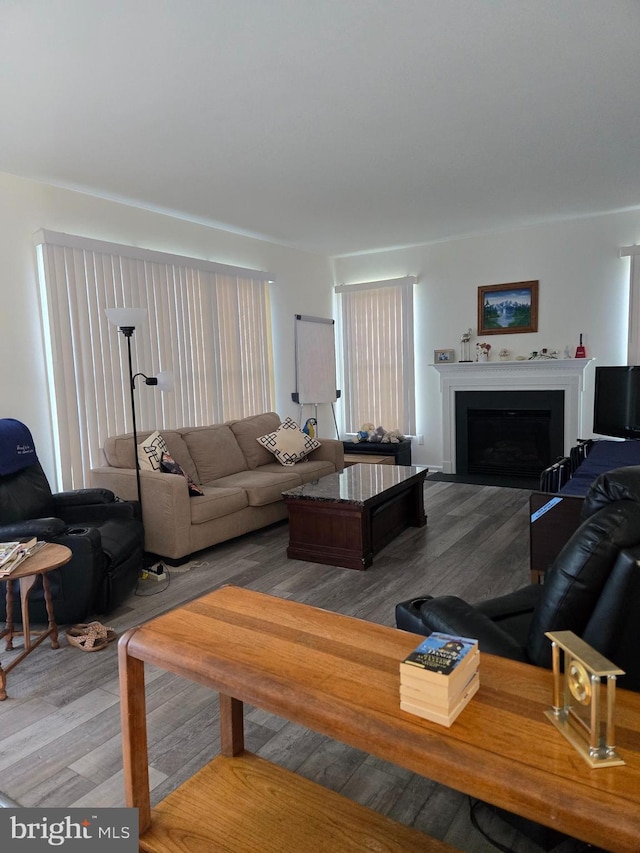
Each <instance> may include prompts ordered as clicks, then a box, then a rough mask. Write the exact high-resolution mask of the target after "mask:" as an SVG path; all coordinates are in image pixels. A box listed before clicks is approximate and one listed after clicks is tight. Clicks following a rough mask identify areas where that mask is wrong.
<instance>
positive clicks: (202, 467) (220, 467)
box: [182, 424, 248, 484]
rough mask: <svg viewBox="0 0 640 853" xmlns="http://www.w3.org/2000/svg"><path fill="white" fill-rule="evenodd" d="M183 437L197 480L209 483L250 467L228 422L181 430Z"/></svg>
mask: <svg viewBox="0 0 640 853" xmlns="http://www.w3.org/2000/svg"><path fill="white" fill-rule="evenodd" d="M182 437H183V438H184V440H185V443H186V445H187V447H188V448H189V453H190V454H191V458H192V459H193V463H194V465H195V467H196V470H197V472H198V476H197V477H195V478H194V479H195V480H196V482H198V483H201V484H203V483H204V484H209V483H211V482H212V481H213V480H217V479H219V478H220V477H226V476H227V475H228V474H235V473H236V471H246V470H247V467H248V466H247V461H246V459H245V458H244V455H243V453H242V451H241V450H240V446H239V444H238V442H237V441H236V437H235V435H234V434H233V433H232V432H231V429H230V428H229V426H228V425H227V424H214V425H213V426H208V427H193V428H192V429H188V430H182Z"/></svg>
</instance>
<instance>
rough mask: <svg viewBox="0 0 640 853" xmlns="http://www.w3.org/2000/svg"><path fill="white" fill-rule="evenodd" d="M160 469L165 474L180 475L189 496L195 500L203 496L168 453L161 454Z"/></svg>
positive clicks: (198, 487)
mask: <svg viewBox="0 0 640 853" xmlns="http://www.w3.org/2000/svg"><path fill="white" fill-rule="evenodd" d="M160 468H161V469H162V470H163V471H164V472H165V473H166V474H182V476H183V477H184V478H185V480H186V481H187V486H188V488H189V494H190V495H191V497H192V498H196V497H198V496H199V495H204V492H203V491H202V489H201V488H200V486H198V485H197V484H196V483H194V482H193V480H192V479H191V477H190V476H189V475H188V474H187V472H186V471H185V470H184V468H183V467H182V465H180V463H179V462H176V460H175V459H173V458H172V457H171V456H170V455H169V454H168V453H163V454H162V458H161V459H160Z"/></svg>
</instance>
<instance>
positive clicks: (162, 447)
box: [138, 431, 169, 471]
mask: <svg viewBox="0 0 640 853" xmlns="http://www.w3.org/2000/svg"><path fill="white" fill-rule="evenodd" d="M168 452H169V448H168V447H167V443H166V441H165V440H164V438H163V437H162V436H161V435H160V433H159V432H157V431H156V432H154V433H151V435H150V436H149V438H145V439H144V441H142V442H140V444H139V445H138V462H139V464H140V470H141V471H160V470H161V467H160V461H161V459H162V454H163V453H168Z"/></svg>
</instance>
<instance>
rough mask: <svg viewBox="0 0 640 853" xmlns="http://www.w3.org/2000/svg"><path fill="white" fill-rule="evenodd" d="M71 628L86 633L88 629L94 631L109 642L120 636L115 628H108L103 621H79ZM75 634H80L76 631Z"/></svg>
mask: <svg viewBox="0 0 640 853" xmlns="http://www.w3.org/2000/svg"><path fill="white" fill-rule="evenodd" d="M69 630H72V631H74V632H78V631H79V632H80V634H86V633H87V632H88V631H93V632H95V633H96V634H97V635H98V637H102V639H104V640H106V641H107V642H108V643H111V642H113V640H115V639H116V638H117V636H118V635H117V634H116V632H115V631H114V630H113V628H108V627H107V626H106V625H103V624H102V623H101V622H86V623H83V622H79V623H78V624H77V625H73V626H72V628H70V629H69ZM75 636H78V634H77V633H76V634H75Z"/></svg>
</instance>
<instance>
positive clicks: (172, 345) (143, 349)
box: [36, 231, 274, 489]
mask: <svg viewBox="0 0 640 853" xmlns="http://www.w3.org/2000/svg"><path fill="white" fill-rule="evenodd" d="M36 244H37V252H38V267H39V278H40V292H41V307H42V324H43V330H44V338H45V346H46V352H47V360H48V365H47V368H48V376H49V389H50V404H51V411H52V423H53V428H54V432H55V438H56V440H55V442H54V445H55V449H56V455H57V456H56V465H57V470H56V477H57V481H58V488H62V489H76V488H81V487H83V486H86V485H89V482H88V480H89V470H90V469H91V468H92V467H96V466H97V465H99V464H100V448H101V447H102V445H103V444H104V440H105V438H107V436H109V435H116V434H119V433H123V432H127V431H130V430H131V428H132V423H131V401H130V389H129V379H128V364H127V355H126V346H125V341H124V339H123V337H122V335H121V334H120V333H119V332H118V330H117V329H116V327H115V326H113V325H111V324H110V323H109V321H108V319H107V317H106V315H105V312H104V309H105V308H119V307H127V308H145V309H146V310H147V322H146V324H144V325H143V326H142V327H141V328H139V329H138V328H136V331H135V333H134V335H133V337H132V339H131V342H132V353H133V368H134V372H139V371H140V372H143V373H145V374H146V375H147V376H155V375H156V374H157V373H159V372H160V371H161V370H170V371H172V372H173V374H174V378H175V390H174V391H173V392H170V393H166V394H162V393H161V392H159V391H158V390H157V389H155V388H147V387H146V386H144V383H143V386H142V389H140V388H139V387H138V386H136V420H137V426H138V428H139V429H140V430H148V429H163V428H164V429H171V428H175V427H179V426H202V425H205V424H209V423H218V422H220V421H224V420H229V419H231V418H241V417H245V416H247V415H251V414H257V413H259V412H264V411H271V410H272V409H273V408H274V381H273V359H272V346H271V314H270V304H269V282H270V281H271V280H272V276H271V275H270V274H268V273H262V272H257V271H255V270H246V269H239V268H236V267H230V266H226V265H224V264H214V263H211V262H207V261H201V260H197V259H193V258H184V257H180V256H177V255H170V254H165V253H161V252H151V251H147V250H141V249H136V248H133V247H130V246H120V245H116V244H113V243H104V242H99V241H96V240H88V239H85V238H82V237H72V236H70V235H66V234H56V233H54V232H50V231H41V232H40V233H39V234H38V235H37V239H36Z"/></svg>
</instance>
